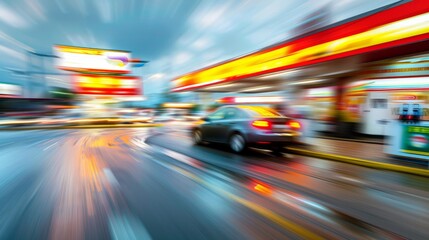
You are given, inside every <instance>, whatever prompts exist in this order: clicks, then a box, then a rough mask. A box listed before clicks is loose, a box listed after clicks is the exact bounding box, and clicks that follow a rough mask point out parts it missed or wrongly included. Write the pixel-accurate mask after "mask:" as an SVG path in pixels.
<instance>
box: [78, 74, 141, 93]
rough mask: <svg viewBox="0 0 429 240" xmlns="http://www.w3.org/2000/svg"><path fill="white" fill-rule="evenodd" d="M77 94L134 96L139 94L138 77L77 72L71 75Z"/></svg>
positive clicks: (139, 81) (139, 80)
mask: <svg viewBox="0 0 429 240" xmlns="http://www.w3.org/2000/svg"><path fill="white" fill-rule="evenodd" d="M73 82H74V86H75V91H76V93H77V94H90V95H114V96H136V95H140V94H141V92H142V91H141V88H142V84H141V83H142V82H141V79H140V78H139V77H133V76H109V75H95V74H77V75H74V76H73Z"/></svg>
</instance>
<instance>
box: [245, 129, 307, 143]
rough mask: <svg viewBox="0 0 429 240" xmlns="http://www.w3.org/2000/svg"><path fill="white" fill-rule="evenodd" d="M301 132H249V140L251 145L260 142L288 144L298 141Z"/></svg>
mask: <svg viewBox="0 0 429 240" xmlns="http://www.w3.org/2000/svg"><path fill="white" fill-rule="evenodd" d="M300 135H301V134H300V133H299V132H285V133H264V132H256V133H249V134H247V142H248V143H249V144H251V145H253V144H255V145H259V144H282V143H284V144H286V143H293V142H297V139H298V137H299V136H300Z"/></svg>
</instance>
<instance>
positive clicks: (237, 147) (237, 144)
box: [229, 133, 246, 153]
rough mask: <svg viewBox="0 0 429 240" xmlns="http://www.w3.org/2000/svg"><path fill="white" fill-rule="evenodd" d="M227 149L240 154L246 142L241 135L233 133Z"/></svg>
mask: <svg viewBox="0 0 429 240" xmlns="http://www.w3.org/2000/svg"><path fill="white" fill-rule="evenodd" d="M229 147H230V148H231V149H232V150H233V151H234V152H236V153H241V152H243V151H244V149H245V148H246V141H245V140H244V137H243V136H242V135H241V134H238V133H235V134H233V135H232V136H231V137H230V139H229Z"/></svg>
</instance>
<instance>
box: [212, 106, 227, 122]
mask: <svg viewBox="0 0 429 240" xmlns="http://www.w3.org/2000/svg"><path fill="white" fill-rule="evenodd" d="M225 114H226V109H220V110H218V111H216V112H214V113H212V114H210V115H209V119H210V120H212V121H217V120H223V119H225Z"/></svg>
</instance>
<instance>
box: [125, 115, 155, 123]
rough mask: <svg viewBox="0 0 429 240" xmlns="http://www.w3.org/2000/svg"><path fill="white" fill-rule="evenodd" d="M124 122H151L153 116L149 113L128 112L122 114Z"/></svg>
mask: <svg viewBox="0 0 429 240" xmlns="http://www.w3.org/2000/svg"><path fill="white" fill-rule="evenodd" d="M120 118H121V120H122V121H121V122H122V123H151V122H152V121H153V118H152V117H151V116H149V115H147V114H138V113H126V114H123V115H121V117H120Z"/></svg>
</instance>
